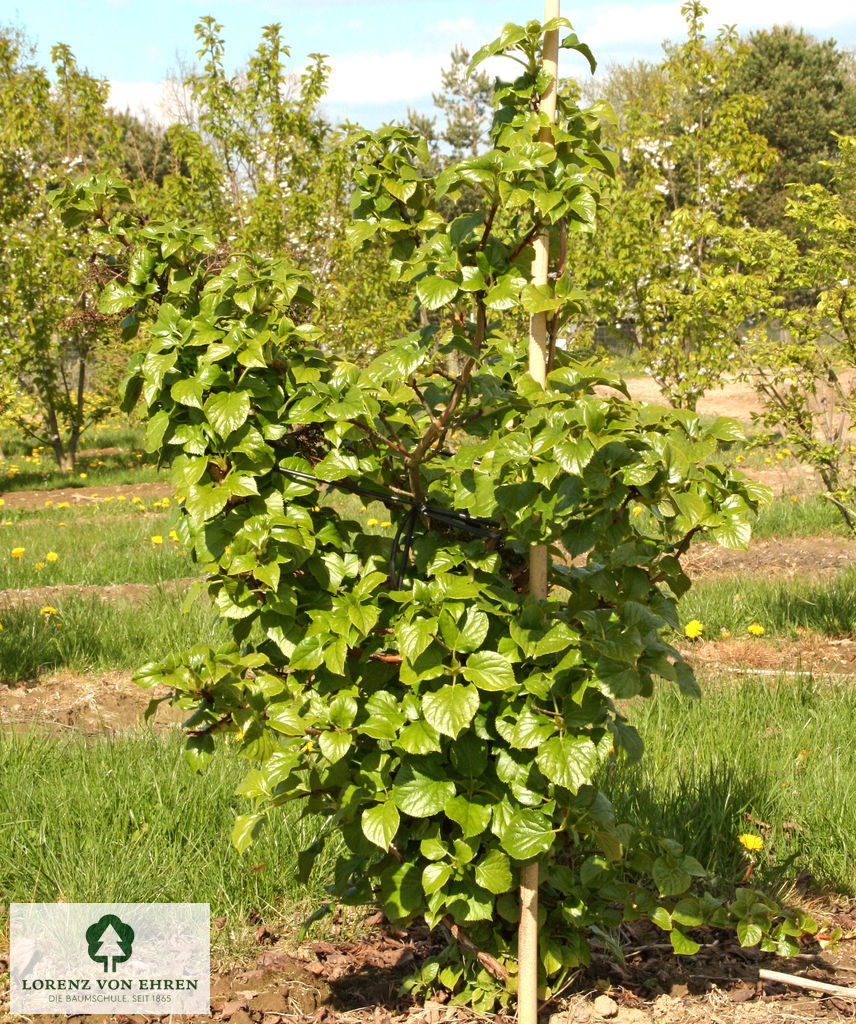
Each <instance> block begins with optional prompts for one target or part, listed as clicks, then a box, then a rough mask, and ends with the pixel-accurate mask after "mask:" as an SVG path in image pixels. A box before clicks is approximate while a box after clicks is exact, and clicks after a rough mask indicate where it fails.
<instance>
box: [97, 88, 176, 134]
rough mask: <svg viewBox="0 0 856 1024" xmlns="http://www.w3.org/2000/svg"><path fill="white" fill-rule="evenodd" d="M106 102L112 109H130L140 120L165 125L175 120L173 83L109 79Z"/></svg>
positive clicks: (122, 110) (120, 110)
mask: <svg viewBox="0 0 856 1024" xmlns="http://www.w3.org/2000/svg"><path fill="white" fill-rule="evenodd" d="M109 84H110V98H109V99H108V101H107V102H108V104H109V106H111V107H112V108H113V109H114V110H118V111H119V112H121V113H124V112H125V111H126V110H128V111H130V112H131V113H132V114H133V115H134V116H135V117H138V118H139V119H140V120H141V121H151V122H153V123H154V124H156V125H161V126H166V125H168V124H172V123H174V122H175V120H176V118H175V116H174V115H173V111H174V109H175V93H174V84H173V83H172V82H169V81H165V82H120V81H111V82H110V83H109Z"/></svg>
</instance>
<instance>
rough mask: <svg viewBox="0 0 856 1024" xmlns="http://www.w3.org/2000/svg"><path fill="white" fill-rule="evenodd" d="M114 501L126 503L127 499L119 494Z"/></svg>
mask: <svg viewBox="0 0 856 1024" xmlns="http://www.w3.org/2000/svg"><path fill="white" fill-rule="evenodd" d="M116 500H117V501H127V500H128V499H127V498H126V497H125V495H124V494H120V495H119V496H118V498H117V499H116Z"/></svg>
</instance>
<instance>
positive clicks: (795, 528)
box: [752, 495, 848, 540]
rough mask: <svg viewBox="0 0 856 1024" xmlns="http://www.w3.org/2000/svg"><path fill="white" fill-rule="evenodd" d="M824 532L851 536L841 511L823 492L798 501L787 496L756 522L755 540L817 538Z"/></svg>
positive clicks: (761, 513) (778, 499)
mask: <svg viewBox="0 0 856 1024" xmlns="http://www.w3.org/2000/svg"><path fill="white" fill-rule="evenodd" d="M823 533H835V534H843V535H848V532H847V529H846V527H845V525H844V520H843V519H842V518H841V513H840V512H838V511H837V510H836V508H835V506H834V505H833V504H832V503H831V502H830V501H828V500H827V499H826V498H824V497H823V496H822V495H811V496H806V497H802V498H800V499H799V500H798V501H794V500H792V498H790V497H787V496H784V497H779V498H774V499H773V501H772V503H771V504H770V505H768V506H767V507H766V508H764V509H762V510H761V512H760V513H759V515H758V518H757V520H756V521H755V522H754V523H753V524H752V537H753V539H755V540H766V539H769V538H771V537H781V538H786V537H813V536H816V535H817V534H823Z"/></svg>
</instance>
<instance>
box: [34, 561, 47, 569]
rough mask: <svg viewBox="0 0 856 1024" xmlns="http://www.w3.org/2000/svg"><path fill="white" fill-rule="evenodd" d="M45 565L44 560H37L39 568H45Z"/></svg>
mask: <svg viewBox="0 0 856 1024" xmlns="http://www.w3.org/2000/svg"><path fill="white" fill-rule="evenodd" d="M44 567H45V563H44V562H36V568H37V569H44Z"/></svg>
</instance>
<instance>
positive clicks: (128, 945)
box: [86, 914, 134, 974]
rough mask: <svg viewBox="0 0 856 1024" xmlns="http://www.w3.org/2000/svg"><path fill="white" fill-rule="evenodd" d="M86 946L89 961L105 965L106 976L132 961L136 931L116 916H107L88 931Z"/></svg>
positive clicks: (92, 925)
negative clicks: (117, 965)
mask: <svg viewBox="0 0 856 1024" xmlns="http://www.w3.org/2000/svg"><path fill="white" fill-rule="evenodd" d="M86 944H87V948H88V951H89V959H90V960H94V961H95V963H97V964H104V972H105V974H106V973H107V972H108V971H115V970H116V964H123V963H124V962H125V961H126V960H128V959H130V956H131V949H132V947H133V944H134V929H133V928H132V927H131V926H130V925H129V924H125V922H124V921H123V920H121V918H118V917H116V915H115V914H105V915H104V916H103V917H102V918H101V919H100V920H99V921H96V922H95V924H91V925H90V926H89V927H88V928H87V929H86Z"/></svg>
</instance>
